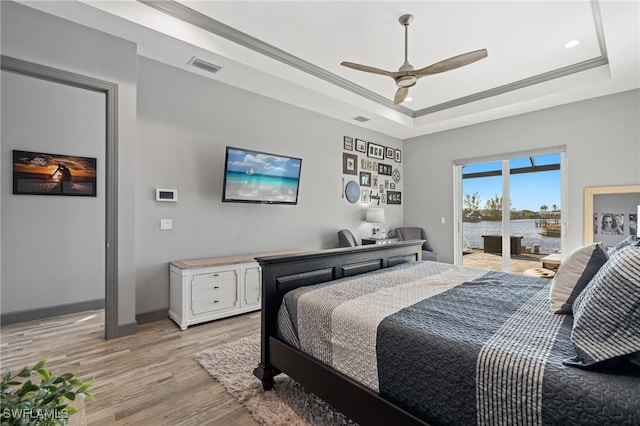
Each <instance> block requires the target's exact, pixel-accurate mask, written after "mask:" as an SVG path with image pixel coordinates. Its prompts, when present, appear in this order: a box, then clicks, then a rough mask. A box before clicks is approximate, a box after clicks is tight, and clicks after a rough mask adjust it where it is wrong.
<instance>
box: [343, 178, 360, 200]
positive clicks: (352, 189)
mask: <svg viewBox="0 0 640 426" xmlns="http://www.w3.org/2000/svg"><path fill="white" fill-rule="evenodd" d="M344 195H345V196H346V197H347V201H349V202H350V203H357V202H358V200H359V199H360V185H358V182H356V181H355V180H351V181H349V183H347V186H346V187H345V188H344Z"/></svg>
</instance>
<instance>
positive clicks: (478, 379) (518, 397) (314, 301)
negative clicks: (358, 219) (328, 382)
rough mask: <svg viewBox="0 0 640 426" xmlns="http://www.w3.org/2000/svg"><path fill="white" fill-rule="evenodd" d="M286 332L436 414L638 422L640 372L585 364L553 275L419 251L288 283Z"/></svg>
mask: <svg viewBox="0 0 640 426" xmlns="http://www.w3.org/2000/svg"><path fill="white" fill-rule="evenodd" d="M278 323H279V337H280V338H281V339H282V340H284V341H285V342H287V343H289V344H290V345H292V346H294V347H296V348H298V349H300V350H302V351H304V352H306V353H308V354H309V355H311V356H313V357H315V358H316V359H318V360H319V361H321V362H322V363H324V364H326V365H327V366H330V367H331V368H333V369H335V370H337V371H340V372H342V373H343V374H345V375H347V376H349V377H351V378H352V379H354V380H356V381H358V382H359V383H361V384H363V385H365V386H367V387H368V388H369V389H371V390H373V391H375V392H377V393H379V394H380V395H381V396H382V397H383V398H385V399H387V400H389V401H391V402H393V403H394V404H396V405H398V406H400V407H402V408H404V409H405V410H407V411H409V412H410V413H412V414H414V415H416V416H418V417H419V418H421V419H423V420H425V421H426V422H428V423H429V424H432V425H453V424H465V425H467V424H478V425H484V424H491V425H498V424H508V425H514V424H518V425H551V424H565V425H569V424H580V425H602V424H618V425H638V424H640V371H639V369H637V368H635V367H633V366H632V365H631V364H620V365H617V366H613V367H608V368H601V369H599V370H598V369H596V370H583V369H577V368H575V367H569V366H565V365H563V364H562V361H563V360H564V359H568V358H571V357H572V356H574V351H573V347H572V345H571V340H570V335H571V327H572V316H571V315H556V314H553V313H551V310H550V306H549V281H548V280H546V279H541V278H534V277H526V276H522V275H515V274H508V273H501V272H487V271H486V270H482V269H477V268H468V267H456V266H452V265H449V264H444V263H436V262H426V261H423V262H412V263H408V264H403V265H398V266H395V267H393V268H388V269H383V270H379V271H375V272H372V273H368V274H363V275H358V276H355V277H350V278H345V279H341V280H336V281H332V282H330V283H324V284H318V285H314V286H308V287H301V288H298V289H296V290H293V291H291V292H289V293H287V294H286V295H285V297H284V300H283V304H282V306H281V308H280V311H279V314H278Z"/></svg>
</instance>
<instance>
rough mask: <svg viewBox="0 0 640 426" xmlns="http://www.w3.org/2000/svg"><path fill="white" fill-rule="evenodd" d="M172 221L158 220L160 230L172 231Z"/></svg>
mask: <svg viewBox="0 0 640 426" xmlns="http://www.w3.org/2000/svg"><path fill="white" fill-rule="evenodd" d="M172 228H173V221H172V220H171V219H160V229H163V230H164V229H172Z"/></svg>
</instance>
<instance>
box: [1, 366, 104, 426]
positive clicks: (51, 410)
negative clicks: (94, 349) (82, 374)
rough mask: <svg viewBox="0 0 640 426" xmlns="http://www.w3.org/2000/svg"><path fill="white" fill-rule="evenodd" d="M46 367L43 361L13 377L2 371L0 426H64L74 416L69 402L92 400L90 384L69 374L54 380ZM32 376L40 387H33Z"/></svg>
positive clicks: (74, 409)
mask: <svg viewBox="0 0 640 426" xmlns="http://www.w3.org/2000/svg"><path fill="white" fill-rule="evenodd" d="M46 363H47V359H43V360H41V361H40V362H38V363H37V364H36V365H34V366H33V367H31V368H29V367H23V368H22V369H21V370H20V371H19V372H18V373H16V374H12V373H11V371H10V370H8V369H6V370H4V371H3V373H2V386H1V388H0V402H1V404H0V405H1V410H0V425H2V426H5V425H6V426H10V425H11V426H12V425H45V426H50V425H66V424H68V422H69V416H71V415H72V414H74V413H76V412H77V409H76V408H75V407H73V406H70V405H69V403H68V402H69V401H71V402H72V401H75V400H76V398H89V399H93V396H92V395H91V394H90V393H89V392H88V389H89V388H90V387H91V385H92V384H93V381H92V382H89V383H84V382H83V381H82V380H80V379H79V378H77V377H76V376H75V374H72V373H66V374H63V375H61V376H54V375H53V374H51V372H50V371H49V370H47V369H45V368H44V367H45V365H46ZM33 376H35V377H39V378H40V384H36V383H34V381H35V380H32V377H33Z"/></svg>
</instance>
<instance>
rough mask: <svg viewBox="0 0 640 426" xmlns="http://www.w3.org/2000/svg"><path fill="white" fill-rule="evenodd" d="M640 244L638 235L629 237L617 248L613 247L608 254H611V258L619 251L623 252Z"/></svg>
mask: <svg viewBox="0 0 640 426" xmlns="http://www.w3.org/2000/svg"><path fill="white" fill-rule="evenodd" d="M638 244H640V239H638V236H637V235H629V236H628V237H627V238H625V239H624V240H622V241H620V242H619V243H618V244H616V245H615V246H613V247H611V248H610V249H609V252H608V254H609V256H611V255H612V254H614V253H615V252H617V251H619V250H622V249H623V248H625V247H628V246H632V245H638Z"/></svg>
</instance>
